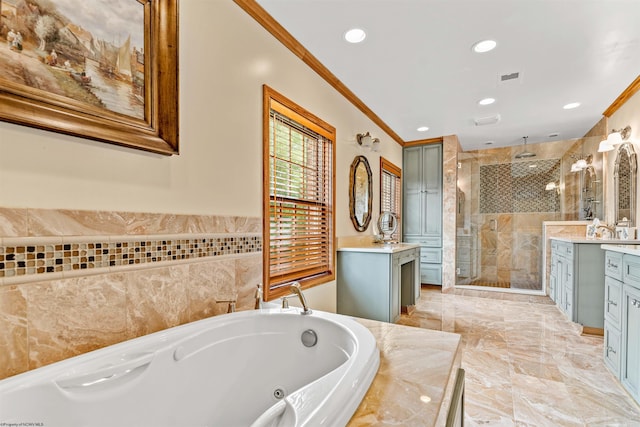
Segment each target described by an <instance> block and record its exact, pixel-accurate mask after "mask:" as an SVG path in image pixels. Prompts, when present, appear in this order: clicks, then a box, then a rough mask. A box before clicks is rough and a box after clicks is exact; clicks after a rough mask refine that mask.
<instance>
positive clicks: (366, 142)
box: [356, 132, 380, 151]
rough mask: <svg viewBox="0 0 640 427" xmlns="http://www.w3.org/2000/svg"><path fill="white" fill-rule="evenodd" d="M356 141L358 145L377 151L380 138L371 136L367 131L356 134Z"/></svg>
mask: <svg viewBox="0 0 640 427" xmlns="http://www.w3.org/2000/svg"><path fill="white" fill-rule="evenodd" d="M356 141H357V142H358V145H359V146H361V147H365V148H369V149H371V151H378V150H379V149H380V140H379V139H378V138H373V137H372V136H371V135H370V134H369V132H367V133H359V134H357V135H356Z"/></svg>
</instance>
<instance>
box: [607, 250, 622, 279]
mask: <svg viewBox="0 0 640 427" xmlns="http://www.w3.org/2000/svg"><path fill="white" fill-rule="evenodd" d="M604 274H606V275H607V276H609V277H613V278H614V279H616V280H622V254H621V253H620V252H611V251H607V252H606V253H605V256H604Z"/></svg>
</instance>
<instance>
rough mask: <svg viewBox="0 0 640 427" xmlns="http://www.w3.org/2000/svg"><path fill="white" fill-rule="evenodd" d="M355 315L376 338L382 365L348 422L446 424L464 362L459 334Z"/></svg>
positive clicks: (353, 424)
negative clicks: (461, 364)
mask: <svg viewBox="0 0 640 427" xmlns="http://www.w3.org/2000/svg"><path fill="white" fill-rule="evenodd" d="M356 320H357V321H358V322H360V323H361V324H362V325H364V326H366V327H367V328H368V329H369V330H370V331H371V332H372V333H373V336H374V337H375V338H376V342H377V344H378V348H379V350H380V368H379V369H378V373H377V375H376V376H375V378H374V379H373V383H372V384H371V387H370V388H369V391H368V392H367V394H366V395H365V397H364V399H363V400H362V402H361V403H360V406H359V407H358V409H357V410H356V413H355V414H354V415H353V417H352V418H351V420H350V421H349V424H347V425H348V426H349V427H360V426H382V425H402V426H404V427H412V426H416V427H418V426H420V427H424V426H441V425H444V424H445V421H446V418H447V411H448V409H449V404H450V401H451V396H452V393H453V385H454V382H455V376H456V372H457V370H458V368H459V367H460V360H461V355H462V350H461V344H460V335H457V334H452V333H448V332H441V331H433V330H428V329H419V328H414V327H410V326H402V325H394V324H390V323H384V322H377V321H374V320H367V319H356Z"/></svg>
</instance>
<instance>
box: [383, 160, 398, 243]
mask: <svg viewBox="0 0 640 427" xmlns="http://www.w3.org/2000/svg"><path fill="white" fill-rule="evenodd" d="M401 177H402V170H401V169H400V168H399V167H397V166H396V165H394V164H393V163H391V162H390V161H388V160H387V159H385V158H384V157H380V213H382V212H387V211H388V212H393V213H394V214H396V217H397V219H398V224H402V221H401V218H400V201H401V199H400V197H401V193H402V183H401V180H400V179H401ZM399 235H400V227H398V230H397V231H396V232H395V233H394V234H393V235H392V236H391V238H392V239H394V240H400V239H399Z"/></svg>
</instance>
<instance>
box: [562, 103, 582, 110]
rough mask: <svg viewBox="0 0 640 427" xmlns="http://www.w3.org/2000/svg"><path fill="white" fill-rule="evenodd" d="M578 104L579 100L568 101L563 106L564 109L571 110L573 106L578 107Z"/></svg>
mask: <svg viewBox="0 0 640 427" xmlns="http://www.w3.org/2000/svg"><path fill="white" fill-rule="evenodd" d="M579 106H580V103H579V102H570V103H569V104H567V105H565V106H564V107H562V108H564V109H565V110H573V109H574V108H578V107H579Z"/></svg>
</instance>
